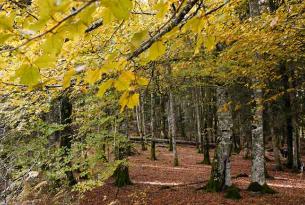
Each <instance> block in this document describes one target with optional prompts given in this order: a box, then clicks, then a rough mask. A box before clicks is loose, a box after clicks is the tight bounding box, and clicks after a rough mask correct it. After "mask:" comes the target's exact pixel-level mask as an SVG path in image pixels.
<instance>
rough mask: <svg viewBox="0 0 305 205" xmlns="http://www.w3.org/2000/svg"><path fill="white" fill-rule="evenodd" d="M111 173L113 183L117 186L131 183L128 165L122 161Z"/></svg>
mask: <svg viewBox="0 0 305 205" xmlns="http://www.w3.org/2000/svg"><path fill="white" fill-rule="evenodd" d="M113 175H114V177H115V185H116V186H118V187H122V186H126V185H131V184H132V182H131V180H130V178H129V170H128V166H127V165H126V164H124V163H121V164H119V166H118V167H117V168H116V170H115V171H114V174H113Z"/></svg>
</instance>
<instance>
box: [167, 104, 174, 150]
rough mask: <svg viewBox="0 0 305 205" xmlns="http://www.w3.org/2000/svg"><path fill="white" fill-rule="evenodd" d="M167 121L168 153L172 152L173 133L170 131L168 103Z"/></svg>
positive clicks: (168, 107) (168, 108) (168, 106)
mask: <svg viewBox="0 0 305 205" xmlns="http://www.w3.org/2000/svg"><path fill="white" fill-rule="evenodd" d="M167 121H168V136H169V147H168V150H169V151H170V152H172V151H173V138H172V136H173V133H172V130H171V116H170V101H168V103H167Z"/></svg>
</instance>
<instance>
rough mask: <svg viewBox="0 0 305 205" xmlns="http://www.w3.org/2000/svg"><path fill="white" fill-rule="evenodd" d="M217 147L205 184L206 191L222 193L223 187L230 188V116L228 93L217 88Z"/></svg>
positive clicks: (231, 124)
mask: <svg viewBox="0 0 305 205" xmlns="http://www.w3.org/2000/svg"><path fill="white" fill-rule="evenodd" d="M216 91H217V107H218V111H217V119H218V129H217V140H216V141H217V146H216V150H215V157H214V160H213V163H212V171H211V177H210V180H209V182H208V184H207V187H206V188H207V190H208V191H213V192H219V191H223V190H224V188H225V187H230V186H231V185H232V182H231V173H230V172H231V165H230V154H231V147H232V139H231V138H232V130H231V129H232V126H233V123H232V116H231V113H230V111H229V108H228V104H227V100H228V93H227V90H226V89H225V88H221V87H218V88H217V90H216Z"/></svg>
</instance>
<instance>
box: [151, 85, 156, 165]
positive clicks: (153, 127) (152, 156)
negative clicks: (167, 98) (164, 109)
mask: <svg viewBox="0 0 305 205" xmlns="http://www.w3.org/2000/svg"><path fill="white" fill-rule="evenodd" d="M150 104H151V106H150V114H151V119H150V120H151V121H150V127H151V147H150V159H151V160H156V159H157V158H156V142H155V133H156V130H155V129H156V128H155V94H154V93H153V91H152V92H151V94H150Z"/></svg>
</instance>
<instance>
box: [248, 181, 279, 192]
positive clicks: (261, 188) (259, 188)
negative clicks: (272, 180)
mask: <svg viewBox="0 0 305 205" xmlns="http://www.w3.org/2000/svg"><path fill="white" fill-rule="evenodd" d="M247 190H248V191H252V192H256V193H260V194H275V193H277V192H276V191H274V190H273V189H271V188H270V187H269V186H268V185H267V184H264V185H260V184H259V183H257V182H252V183H251V184H250V185H249V187H248V188H247Z"/></svg>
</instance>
